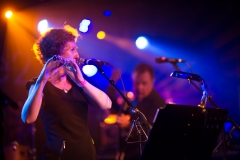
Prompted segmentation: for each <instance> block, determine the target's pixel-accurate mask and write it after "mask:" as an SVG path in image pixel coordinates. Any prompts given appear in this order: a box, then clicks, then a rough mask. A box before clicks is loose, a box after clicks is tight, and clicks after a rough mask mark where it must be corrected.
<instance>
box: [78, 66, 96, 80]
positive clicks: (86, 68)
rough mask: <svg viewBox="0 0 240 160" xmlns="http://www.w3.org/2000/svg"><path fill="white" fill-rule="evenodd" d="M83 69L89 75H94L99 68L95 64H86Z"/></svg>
mask: <svg viewBox="0 0 240 160" xmlns="http://www.w3.org/2000/svg"><path fill="white" fill-rule="evenodd" d="M82 71H83V73H84V74H85V75H87V76H88V77H92V76H94V75H95V74H96V73H97V71H98V70H97V67H95V66H94V65H85V66H83V68H82Z"/></svg>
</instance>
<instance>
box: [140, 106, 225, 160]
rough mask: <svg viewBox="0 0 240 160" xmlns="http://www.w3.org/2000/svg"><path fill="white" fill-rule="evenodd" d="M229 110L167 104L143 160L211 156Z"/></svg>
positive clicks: (187, 159) (203, 159)
mask: <svg viewBox="0 0 240 160" xmlns="http://www.w3.org/2000/svg"><path fill="white" fill-rule="evenodd" d="M227 114H228V111H227V110H224V109H215V108H201V107H197V106H187V105H179V104H167V105H166V106H165V108H164V109H160V111H159V112H158V115H157V118H156V121H155V122H154V124H153V128H152V130H151V132H150V133H149V138H148V141H147V142H146V144H145V145H144V148H143V152H142V155H141V158H140V160H149V159H161V160H171V159H178V160H208V159H210V158H211V156H212V152H213V149H214V147H215V145H216V143H217V140H218V137H219V135H220V132H221V131H222V127H223V124H224V121H225V120H226V118H227Z"/></svg>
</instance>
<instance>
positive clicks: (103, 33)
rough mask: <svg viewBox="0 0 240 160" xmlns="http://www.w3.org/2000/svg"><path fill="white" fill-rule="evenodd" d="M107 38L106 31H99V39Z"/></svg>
mask: <svg viewBox="0 0 240 160" xmlns="http://www.w3.org/2000/svg"><path fill="white" fill-rule="evenodd" d="M105 36H106V34H105V32H104V31H99V32H98V33H97V38H98V39H104V38H105Z"/></svg>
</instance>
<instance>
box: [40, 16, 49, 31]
mask: <svg viewBox="0 0 240 160" xmlns="http://www.w3.org/2000/svg"><path fill="white" fill-rule="evenodd" d="M47 30H48V21H47V20H46V19H43V20H41V21H40V22H38V32H40V33H43V32H45V31H47Z"/></svg>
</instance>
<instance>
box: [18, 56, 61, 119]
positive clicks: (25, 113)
mask: <svg viewBox="0 0 240 160" xmlns="http://www.w3.org/2000/svg"><path fill="white" fill-rule="evenodd" d="M62 74H64V69H63V67H59V62H56V61H52V58H51V59H49V60H48V61H47V62H46V64H45V65H44V67H43V69H42V71H41V73H40V75H39V77H38V79H37V81H36V83H35V85H32V86H31V88H30V89H29V93H28V98H27V100H26V101H25V103H24V105H23V109H22V113H21V118H22V121H23V122H25V123H33V122H35V121H36V119H37V116H38V114H39V110H40V108H41V105H42V99H43V89H44V86H45V84H46V83H47V81H50V82H53V81H55V80H56V79H58V78H59V77H60V76H61V75H62Z"/></svg>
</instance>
